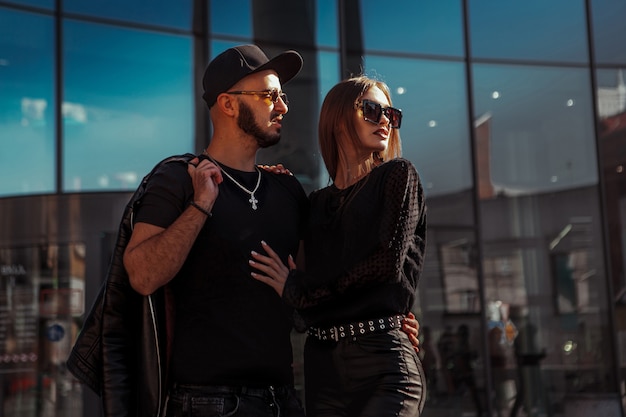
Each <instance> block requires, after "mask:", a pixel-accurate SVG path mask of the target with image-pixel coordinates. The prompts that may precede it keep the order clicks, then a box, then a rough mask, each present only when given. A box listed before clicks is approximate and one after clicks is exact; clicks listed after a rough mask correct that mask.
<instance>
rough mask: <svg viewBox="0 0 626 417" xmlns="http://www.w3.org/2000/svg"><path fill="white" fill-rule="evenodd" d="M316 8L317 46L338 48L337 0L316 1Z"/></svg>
mask: <svg viewBox="0 0 626 417" xmlns="http://www.w3.org/2000/svg"><path fill="white" fill-rule="evenodd" d="M315 3H316V6H317V27H316V30H315V33H316V35H317V44H318V45H320V46H330V47H338V46H339V33H338V30H339V18H338V17H337V10H338V9H337V7H338V6H337V0H318V1H316V2H315Z"/></svg>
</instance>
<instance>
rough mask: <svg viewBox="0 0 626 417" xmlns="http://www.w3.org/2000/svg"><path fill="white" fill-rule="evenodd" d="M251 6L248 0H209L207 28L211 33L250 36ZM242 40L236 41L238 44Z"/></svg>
mask: <svg viewBox="0 0 626 417" xmlns="http://www.w3.org/2000/svg"><path fill="white" fill-rule="evenodd" d="M251 13H252V6H251V5H250V0H240V1H236V2H233V1H223V0H211V9H210V10H209V21H210V24H209V28H210V29H211V33H213V34H220V35H235V36H244V37H252V14H251ZM240 43H242V42H237V44H240Z"/></svg>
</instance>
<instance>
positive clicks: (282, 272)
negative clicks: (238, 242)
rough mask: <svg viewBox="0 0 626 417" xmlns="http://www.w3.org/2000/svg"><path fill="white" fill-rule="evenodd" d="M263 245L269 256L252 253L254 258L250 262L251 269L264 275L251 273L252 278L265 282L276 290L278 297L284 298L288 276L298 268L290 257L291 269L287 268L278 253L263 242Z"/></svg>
mask: <svg viewBox="0 0 626 417" xmlns="http://www.w3.org/2000/svg"><path fill="white" fill-rule="evenodd" d="M261 245H262V246H263V249H265V252H266V253H267V255H268V256H265V255H261V254H260V253H257V252H254V251H252V252H251V255H252V258H254V259H251V260H249V261H248V263H249V264H250V266H251V267H253V268H256V269H258V270H259V271H260V272H262V273H263V274H260V273H258V272H251V273H250V274H251V275H252V278H254V279H256V280H258V281H261V282H264V283H266V284H267V285H269V286H270V287H272V288H274V290H276V292H277V293H278V295H280V296H281V297H282V296H283V289H284V288H285V282H286V281H287V275H289V270H290V269H295V268H296V263H295V262H294V260H293V257H292V256H291V255H289V259H288V260H287V261H288V263H289V267H287V266H285V264H284V263H283V261H281V260H280V258H279V257H278V255H277V254H276V252H274V251H273V250H272V248H270V246H269V245H268V244H267V243H265V242H264V241H261Z"/></svg>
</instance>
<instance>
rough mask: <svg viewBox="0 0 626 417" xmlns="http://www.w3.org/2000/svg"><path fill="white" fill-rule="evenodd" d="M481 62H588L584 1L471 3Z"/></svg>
mask: <svg viewBox="0 0 626 417" xmlns="http://www.w3.org/2000/svg"><path fill="white" fill-rule="evenodd" d="M468 5H469V20H470V22H469V29H470V39H471V53H472V55H473V56H474V57H477V58H505V59H515V60H541V61H562V62H579V63H580V62H587V61H588V53H587V51H588V49H587V36H586V34H587V24H586V20H585V2H584V0H551V1H544V0H527V1H523V2H515V1H514V2H511V1H505V2H485V1H470V2H468Z"/></svg>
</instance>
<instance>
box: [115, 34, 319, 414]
mask: <svg viewBox="0 0 626 417" xmlns="http://www.w3.org/2000/svg"><path fill="white" fill-rule="evenodd" d="M301 67H302V58H301V57H300V55H299V54H298V53H296V52H294V51H287V52H284V53H282V54H280V55H278V56H277V57H275V58H273V59H271V60H268V59H267V57H266V56H265V54H264V53H263V52H262V51H261V50H260V49H259V48H258V47H256V46H254V45H242V46H238V47H234V48H231V49H228V50H227V51H225V52H223V53H222V54H220V55H219V56H217V57H216V58H215V59H214V60H213V61H212V62H211V63H210V64H209V66H208V67H207V69H206V72H205V75H204V80H203V83H204V88H205V93H204V96H203V97H204V99H205V101H206V103H207V105H208V106H209V109H210V115H211V121H212V124H213V136H212V138H211V141H210V145H209V146H208V148H207V149H206V150H205V152H204V155H203V156H201V157H200V158H196V159H194V160H192V161H191V163H190V164H189V165H188V166H186V167H185V166H183V165H182V164H167V165H164V166H163V168H162V169H161V170H159V171H157V172H156V173H155V174H154V175H153V177H152V179H151V180H150V183H149V184H148V187H147V188H146V192H145V195H144V197H143V199H142V203H141V206H140V208H139V210H138V211H137V214H136V220H135V227H134V230H133V233H132V236H131V238H130V241H129V243H128V246H127V249H126V252H125V254H124V266H125V267H126V270H127V271H128V274H129V278H130V283H131V285H132V287H133V288H134V289H135V290H136V291H137V292H139V293H140V294H143V295H149V294H152V293H153V292H155V291H156V290H157V289H159V288H161V287H163V286H164V285H169V286H170V287H171V290H172V293H173V296H174V302H175V306H176V318H175V322H174V338H173V341H172V353H171V355H170V356H171V362H170V370H169V379H170V381H171V382H172V389H171V390H170V394H169V400H168V406H167V410H168V411H167V414H166V415H186V414H184V413H186V412H188V410H191V408H193V407H194V404H197V403H200V404H202V405H201V406H199V407H200V410H202V411H194V414H193V415H194V416H195V415H199V416H202V415H206V416H209V415H223V414H229V413H233V412H235V413H238V414H234V415H259V416H262V415H267V416H268V417H269V416H272V417H273V416H274V415H275V414H274V411H273V410H278V409H280V415H282V416H292V415H293V416H296V415H302V409H301V406H300V404H299V401H298V399H297V397H296V394H295V391H294V388H293V371H292V368H291V366H292V351H291V342H290V329H291V327H292V325H291V322H290V315H289V314H288V311H287V309H286V308H285V306H284V305H283V304H282V302H281V300H280V297H278V296H277V294H276V293H274V294H272V292H273V291H272V290H271V288H267V287H266V288H264V286H263V285H262V284H261V283H259V282H257V281H256V280H254V279H252V278H251V277H250V271H251V269H250V268H249V266H248V259H249V255H250V252H251V251H261V250H262V247H261V240H262V239H267V240H270V239H271V241H272V245H273V246H274V247H277V248H278V249H277V252H278V253H279V254H280V255H281V257H282V258H283V259H284V260H285V261H286V259H287V257H288V256H289V254H294V255H295V254H296V253H297V251H298V243H299V241H300V239H301V231H302V226H303V222H304V221H305V219H306V215H307V209H308V202H307V198H306V194H305V193H304V190H303V189H302V187H301V185H300V184H299V183H298V181H297V180H296V179H295V177H293V176H290V175H281V174H273V173H269V172H267V171H263V170H260V169H259V168H258V167H257V166H256V153H257V151H258V150H259V149H260V148H264V147H267V146H271V145H274V144H276V143H278V141H279V140H280V133H281V123H282V120H283V116H284V115H285V114H286V113H287V111H288V108H287V97H286V95H284V94H283V93H282V84H284V83H286V82H288V81H289V80H290V79H291V78H293V77H294V76H295V75H296V74H297V73H298V72H299V71H300V69H301ZM218 196H219V198H218ZM197 412H200V413H201V414H195V413H197ZM178 413H183V414H178Z"/></svg>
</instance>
